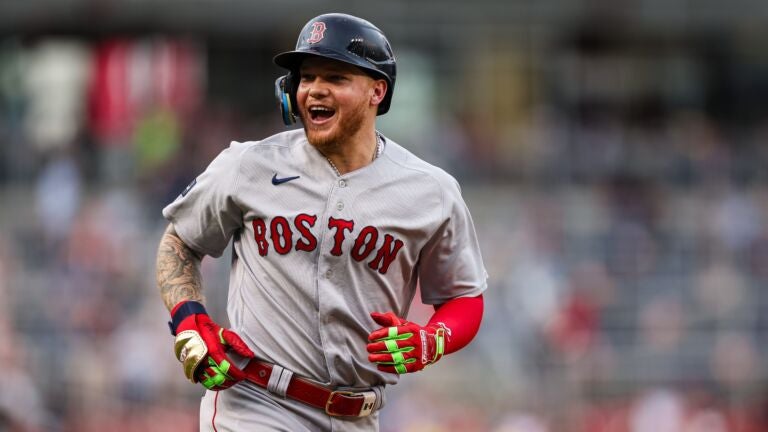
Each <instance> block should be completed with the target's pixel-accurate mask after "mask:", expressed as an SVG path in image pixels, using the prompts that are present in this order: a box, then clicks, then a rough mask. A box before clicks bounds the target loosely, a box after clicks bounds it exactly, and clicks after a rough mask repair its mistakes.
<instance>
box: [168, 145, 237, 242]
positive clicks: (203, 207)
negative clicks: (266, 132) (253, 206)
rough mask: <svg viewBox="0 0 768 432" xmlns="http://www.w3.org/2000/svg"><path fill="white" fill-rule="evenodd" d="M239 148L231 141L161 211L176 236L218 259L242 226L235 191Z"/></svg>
mask: <svg viewBox="0 0 768 432" xmlns="http://www.w3.org/2000/svg"><path fill="white" fill-rule="evenodd" d="M243 149H244V144H241V143H236V142H233V143H232V144H231V145H230V147H229V148H227V149H226V150H224V151H223V152H221V153H220V154H219V155H218V156H217V157H216V158H215V159H214V160H213V161H212V162H211V163H210V165H208V167H207V168H206V169H205V171H204V172H203V173H202V174H200V175H199V176H197V178H195V179H194V180H193V181H192V183H190V184H189V186H187V187H186V189H184V191H183V192H182V193H181V195H179V196H178V197H177V198H176V199H175V200H174V201H173V202H172V203H170V204H169V205H168V206H166V207H165V208H164V209H163V216H164V217H165V218H166V219H167V220H168V221H169V222H171V223H172V224H173V226H174V229H175V230H176V233H177V234H178V235H179V237H180V238H181V239H182V240H183V241H184V243H186V244H187V245H188V246H189V247H190V248H192V249H194V250H195V251H197V252H200V253H203V254H206V255H210V256H212V257H220V256H221V255H222V253H223V252H224V249H226V247H227V244H228V243H229V240H230V238H231V237H232V235H233V233H234V232H235V231H236V230H238V229H240V228H241V227H242V224H243V211H242V209H241V208H240V206H239V205H238V203H237V199H236V196H237V195H236V189H237V181H238V177H239V172H240V155H241V154H242V150H243Z"/></svg>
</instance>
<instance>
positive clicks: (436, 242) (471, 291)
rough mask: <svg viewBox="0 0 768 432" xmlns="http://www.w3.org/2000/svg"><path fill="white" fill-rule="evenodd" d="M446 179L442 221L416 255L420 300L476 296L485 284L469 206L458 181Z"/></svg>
mask: <svg viewBox="0 0 768 432" xmlns="http://www.w3.org/2000/svg"><path fill="white" fill-rule="evenodd" d="M447 183H448V185H447V186H444V188H443V218H442V220H441V221H442V223H441V224H440V226H439V227H438V229H437V230H436V232H435V234H434V235H433V236H432V237H431V238H430V240H429V241H428V242H427V244H426V245H425V247H424V248H423V249H422V251H421V254H420V258H419V260H420V263H419V284H420V287H421V300H422V302H423V303H425V304H441V303H445V302H446V301H448V300H450V299H452V298H456V297H474V296H478V295H480V294H481V293H483V291H485V289H486V288H487V279H488V274H487V272H486V270H485V266H484V265H483V259H482V256H481V253H480V244H479V242H478V241H477V234H476V232H475V227H474V223H473V222H472V217H471V215H470V213H469V209H468V208H467V205H466V204H465V202H464V199H463V198H462V197H461V191H460V189H459V185H458V183H457V182H456V181H455V180H454V179H453V178H451V179H450V181H449V182H447Z"/></svg>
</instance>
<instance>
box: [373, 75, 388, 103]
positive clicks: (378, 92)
mask: <svg viewBox="0 0 768 432" xmlns="http://www.w3.org/2000/svg"><path fill="white" fill-rule="evenodd" d="M386 95H387V82H386V81H385V80H383V79H378V80H375V81H374V82H373V85H372V87H371V105H373V106H379V104H380V103H381V101H383V100H384V96H386Z"/></svg>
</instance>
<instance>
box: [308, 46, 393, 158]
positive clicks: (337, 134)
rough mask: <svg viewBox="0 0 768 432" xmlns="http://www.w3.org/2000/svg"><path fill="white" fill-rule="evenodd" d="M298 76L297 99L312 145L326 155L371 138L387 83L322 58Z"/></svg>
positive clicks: (353, 67) (313, 58)
mask: <svg viewBox="0 0 768 432" xmlns="http://www.w3.org/2000/svg"><path fill="white" fill-rule="evenodd" d="M299 75H300V77H301V79H300V81H299V87H298V90H297V91H296V100H297V102H298V105H299V113H300V115H301V119H302V123H303V124H304V130H305V132H306V134H307V139H308V140H309V142H310V144H312V145H314V146H315V147H317V148H318V149H319V150H320V151H321V152H323V153H324V154H326V155H327V154H330V153H335V152H336V151H337V148H338V147H339V146H341V145H344V144H349V143H354V141H355V140H356V139H357V138H358V137H360V136H363V134H365V133H366V132H371V134H369V135H372V132H373V128H374V123H375V118H376V110H377V107H378V105H379V103H381V101H382V100H383V99H384V96H385V95H386V92H387V82H386V81H385V80H383V79H373V78H371V77H370V76H368V75H367V74H366V73H365V72H363V70H361V69H360V68H358V67H356V66H353V65H350V64H347V63H344V62H340V61H336V60H330V59H326V58H322V57H308V58H307V59H306V60H304V61H303V62H302V64H301V68H300V70H299Z"/></svg>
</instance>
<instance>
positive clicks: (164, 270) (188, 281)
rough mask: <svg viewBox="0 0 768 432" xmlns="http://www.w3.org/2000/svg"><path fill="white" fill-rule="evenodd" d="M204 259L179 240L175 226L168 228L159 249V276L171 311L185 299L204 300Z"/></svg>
mask: <svg viewBox="0 0 768 432" xmlns="http://www.w3.org/2000/svg"><path fill="white" fill-rule="evenodd" d="M201 258H202V257H200V256H198V255H197V254H196V253H195V252H194V251H193V250H192V249H190V248H189V246H187V245H186V244H185V243H184V241H182V240H181V238H179V236H178V235H177V234H176V231H175V230H174V229H173V225H168V228H167V229H166V230H165V233H163V238H162V239H161V240H160V246H159V247H158V250H157V264H156V266H157V270H156V271H157V274H156V277H157V286H158V288H159V289H160V296H161V297H162V299H163V303H165V307H166V308H167V309H168V310H169V311H170V310H171V309H172V308H173V306H175V305H176V304H178V303H179V302H181V301H184V300H194V301H199V302H202V301H203V294H202V289H203V285H202V278H201V277H200V260H201Z"/></svg>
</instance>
